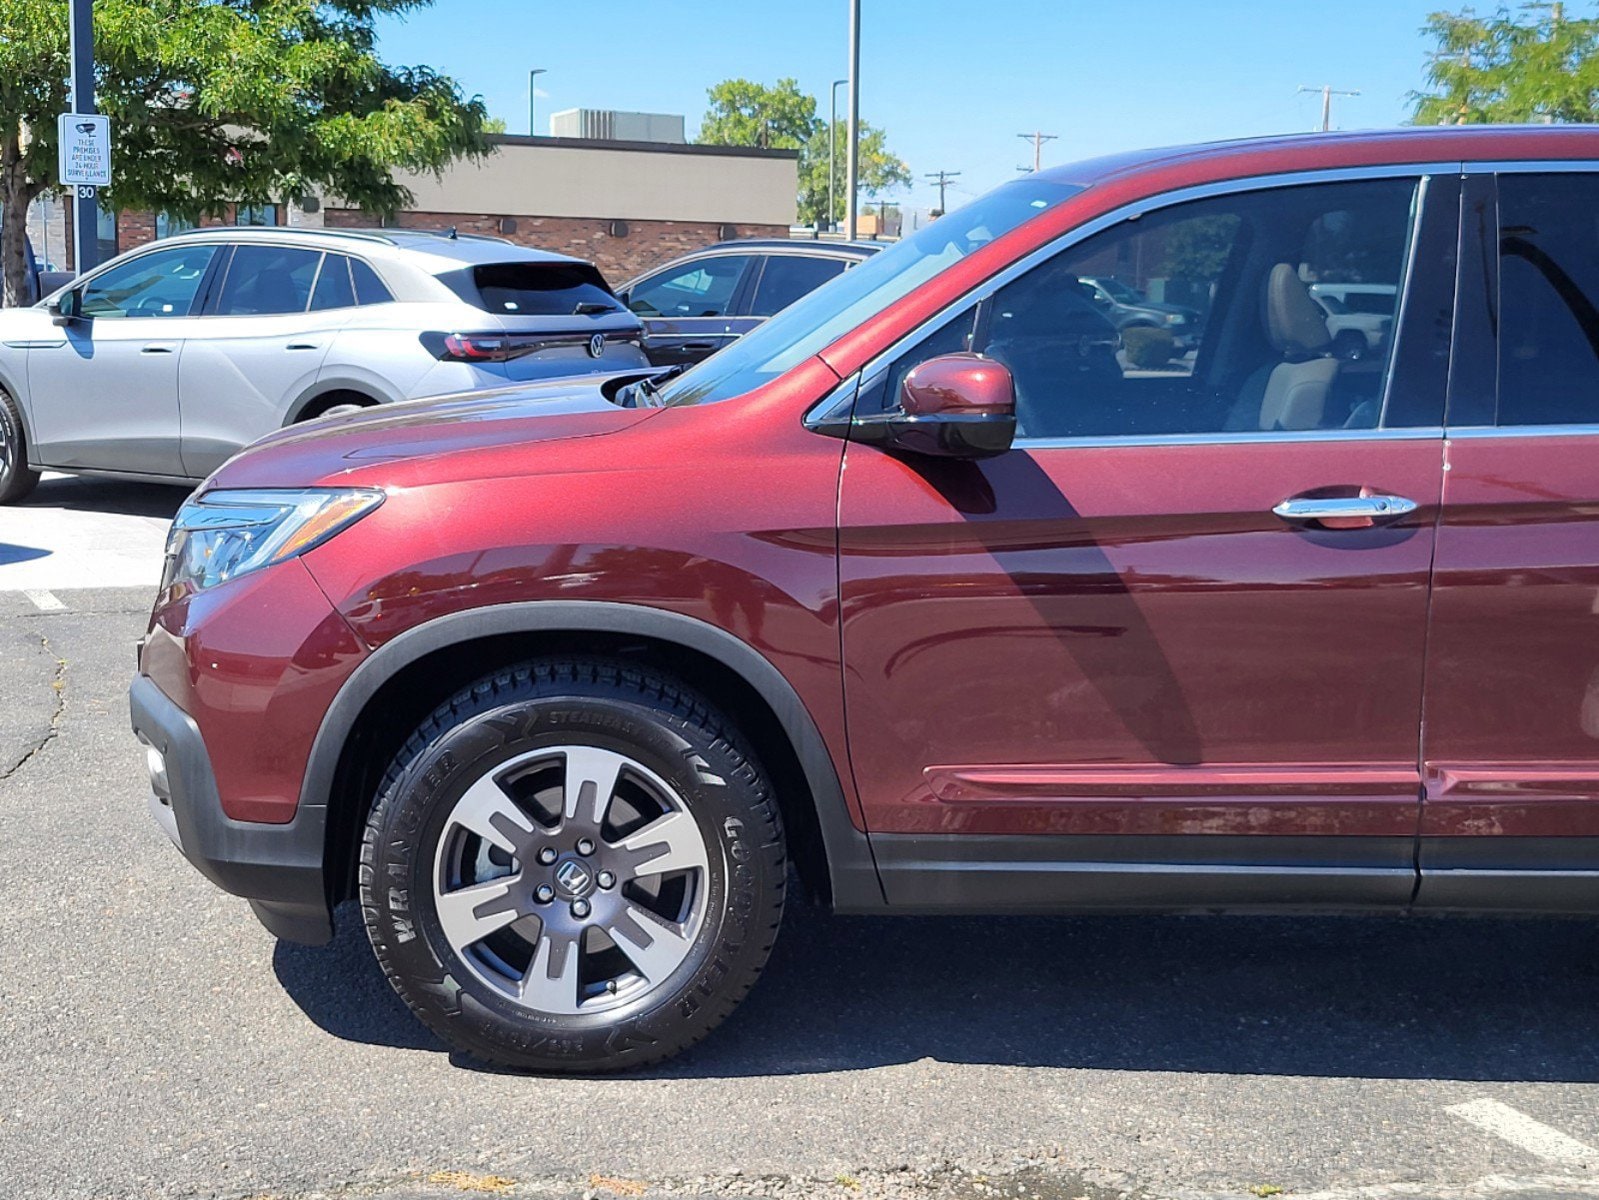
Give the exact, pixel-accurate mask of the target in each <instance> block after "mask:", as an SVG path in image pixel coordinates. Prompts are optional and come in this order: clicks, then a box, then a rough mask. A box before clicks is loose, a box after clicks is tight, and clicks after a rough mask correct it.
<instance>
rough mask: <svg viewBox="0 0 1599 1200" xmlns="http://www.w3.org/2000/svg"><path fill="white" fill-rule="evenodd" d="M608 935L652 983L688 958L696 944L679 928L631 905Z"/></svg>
mask: <svg viewBox="0 0 1599 1200" xmlns="http://www.w3.org/2000/svg"><path fill="white" fill-rule="evenodd" d="M605 932H606V933H607V934H609V935H610V938H611V940H612V941H613V942H615V943H616V944H617V945H618V946H619V947H621V950H622V953H623V954H625V955H627V956H628V958H630V959H631V960H632V962H633V965H634V966H635V967H637V968H638V970H639V974H640V975H642V976H644V978H645V979H646V980H648V981H649V982H650V983H651V984H656V983H659V982H660V981H661V980H663V979H665V978H666V977H667V976H668V975H670V974H671V973H672V972H673V971H675V970H676V969H677V967H678V964H680V963H681V962H682V961H683V960H684V959H685V958H687V957H688V952H689V947H691V946H692V945H693V944H694V942H693V939H692V938H688V937H685V936H684V935H683V931H682V929H681V928H680V927H679V926H677V925H668V924H667V923H666V922H665V921H663V920H661V918H660V917H658V916H656V915H655V914H654V913H652V912H650V911H649V910H648V909H646V908H642V907H640V906H639V905H637V904H629V905H628V906H627V907H626V908H625V909H623V911H622V914H621V916H619V917H618V918H617V919H616V920H615V921H613V922H611V923H610V924H609V925H607V926H606V927H605Z"/></svg>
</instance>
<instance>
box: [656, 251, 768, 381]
mask: <svg viewBox="0 0 1599 1200" xmlns="http://www.w3.org/2000/svg"><path fill="white" fill-rule="evenodd" d="M758 264H759V258H758V256H756V255H753V254H707V255H705V256H704V257H703V258H695V259H691V260H689V261H688V262H682V263H678V264H677V265H676V266H671V267H667V268H665V269H664V270H661V271H657V272H656V273H655V274H654V275H650V276H647V277H646V278H644V279H641V280H639V282H638V283H636V284H634V285H633V287H632V288H631V289H630V290H629V292H628V294H627V304H628V307H629V308H631V309H632V310H633V311H634V312H635V313H637V314H638V316H639V317H640V318H641V319H642V320H643V322H644V352H645V354H647V355H649V359H650V362H652V363H655V364H656V365H657V366H672V365H674V364H677V363H696V362H699V361H700V360H701V359H703V358H708V357H709V356H710V355H712V354H714V353H716V351H718V350H720V349H721V348H722V347H723V346H725V345H727V343H728V342H729V341H731V340H732V338H733V320H734V314H735V313H736V312H737V311H738V305H739V301H740V299H741V297H742V296H743V294H744V290H745V281H746V280H747V279H748V278H749V277H750V276H751V275H752V274H753V272H754V271H755V269H756V268H757V266H758Z"/></svg>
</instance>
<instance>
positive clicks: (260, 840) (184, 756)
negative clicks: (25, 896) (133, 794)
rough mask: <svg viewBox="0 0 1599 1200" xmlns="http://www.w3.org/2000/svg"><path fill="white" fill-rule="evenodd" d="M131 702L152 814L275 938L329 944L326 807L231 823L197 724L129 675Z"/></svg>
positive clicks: (148, 683)
mask: <svg viewBox="0 0 1599 1200" xmlns="http://www.w3.org/2000/svg"><path fill="white" fill-rule="evenodd" d="M128 700H129V706H130V708H131V710H132V716H133V732H134V733H136V734H138V736H139V740H140V741H141V742H142V743H144V744H145V746H146V747H148V748H149V749H148V751H147V752H153V753H151V776H152V786H153V789H154V791H155V796H154V797H153V799H152V802H151V807H152V810H153V811H154V812H155V815H156V818H157V822H158V823H159V824H160V825H161V827H162V828H163V829H165V830H166V831H167V834H168V836H170V837H171V838H172V840H173V841H174V842H175V843H176V844H177V847H178V849H179V850H181V851H182V852H183V856H184V857H185V858H187V859H188V860H189V861H190V862H191V863H193V864H194V866H195V867H196V868H197V869H198V870H199V871H200V873H201V874H202V875H204V876H205V877H206V878H207V879H209V880H211V882H213V883H215V884H216V885H217V886H218V887H220V888H222V889H223V890H224V891H228V892H232V893H233V894H234V895H235V896H243V897H245V898H246V899H247V900H249V901H250V907H251V908H253V909H254V910H255V915H256V916H257V917H258V918H260V920H261V923H262V924H263V925H265V926H266V927H267V929H268V930H270V931H271V932H272V933H273V934H274V935H275V936H277V937H280V938H283V939H285V940H286V941H291V942H303V943H306V944H308V945H314V946H316V945H322V944H324V943H325V942H327V941H329V940H330V939H331V938H332V936H333V915H332V910H331V908H330V906H329V904H328V893H327V881H326V874H325V872H324V869H323V846H324V835H325V832H326V826H327V810H326V809H325V808H320V807H316V806H311V805H303V804H302V805H301V806H300V807H299V808H298V809H297V810H296V812H295V815H294V819H293V820H292V821H289V822H288V823H287V824H282V825H269V824H265V823H261V822H255V821H235V820H232V819H231V818H229V817H227V816H226V815H225V814H224V813H223V811H222V801H221V798H220V797H219V795H218V794H217V782H216V776H215V775H214V774H213V772H212V769H211V756H210V754H209V753H208V752H207V751H206V748H205V741H204V739H202V738H201V736H200V730H199V727H198V726H197V725H195V723H194V719H193V718H192V717H190V716H189V714H188V713H186V712H184V711H183V710H182V709H181V708H179V707H178V706H177V705H176V704H174V703H173V702H172V701H171V700H170V699H169V698H168V697H167V695H166V694H165V693H164V692H162V691H161V689H160V688H159V687H157V686H156V684H155V681H154V680H152V679H151V678H150V677H149V676H147V675H138V676H136V677H135V678H134V680H133V686H132V688H131V689H130V690H129V695H128ZM163 791H164V792H165V795H163V794H162V793H163Z"/></svg>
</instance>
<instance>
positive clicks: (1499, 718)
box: [1418, 165, 1599, 911]
mask: <svg viewBox="0 0 1599 1200" xmlns="http://www.w3.org/2000/svg"><path fill="white" fill-rule="evenodd" d="M1468 188H1469V192H1468V203H1467V205H1466V210H1465V211H1466V218H1467V222H1468V224H1467V228H1466V237H1465V238H1464V239H1463V245H1464V247H1465V253H1464V255H1463V258H1464V261H1463V263H1462V277H1461V310H1460V317H1459V320H1460V325H1459V327H1458V328H1457V331H1456V336H1455V346H1456V364H1455V369H1454V373H1453V378H1454V381H1455V382H1454V384H1453V386H1452V390H1451V395H1450V406H1449V407H1450V412H1449V431H1448V432H1449V442H1448V463H1449V466H1448V472H1447V474H1446V476H1445V485H1444V494H1443V510H1442V511H1443V515H1442V522H1441V524H1440V526H1439V530H1438V552H1437V568H1436V576H1435V583H1434V588H1433V601H1432V628H1431V635H1430V638H1429V643H1428V644H1429V653H1428V664H1427V722H1426V736H1425V741H1424V752H1425V782H1426V794H1425V800H1424V804H1423V812H1422V824H1421V834H1422V840H1421V851H1420V861H1421V868H1422V883H1421V890H1420V893H1419V895H1418V901H1419V903H1420V904H1422V905H1424V906H1441V907H1448V906H1455V905H1459V906H1468V907H1475V906H1478V905H1487V906H1492V907H1503V908H1517V907H1524V908H1561V907H1565V906H1568V905H1570V906H1574V907H1577V908H1580V909H1584V910H1587V911H1592V910H1593V909H1594V907H1595V906H1596V903H1599V900H1596V897H1599V890H1596V885H1595V883H1594V882H1593V876H1591V875H1585V874H1583V873H1585V872H1592V871H1595V870H1599V173H1595V172H1593V171H1591V170H1569V169H1560V168H1558V167H1551V166H1548V165H1545V166H1543V167H1541V168H1538V167H1534V168H1532V169H1529V170H1526V171H1505V172H1504V173H1502V174H1500V175H1499V176H1498V178H1497V187H1496V180H1495V178H1494V177H1493V176H1492V175H1490V174H1486V173H1484V174H1478V175H1474V176H1473V177H1471V178H1470V180H1469V183H1468ZM1496 192H1497V197H1496ZM1496 199H1497V204H1496ZM1496 209H1497V211H1496Z"/></svg>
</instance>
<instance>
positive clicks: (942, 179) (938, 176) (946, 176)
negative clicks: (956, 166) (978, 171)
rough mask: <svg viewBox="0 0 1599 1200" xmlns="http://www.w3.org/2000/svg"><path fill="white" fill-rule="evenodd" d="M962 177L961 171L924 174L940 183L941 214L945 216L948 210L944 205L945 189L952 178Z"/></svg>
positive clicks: (939, 203) (939, 210)
mask: <svg viewBox="0 0 1599 1200" xmlns="http://www.w3.org/2000/svg"><path fill="white" fill-rule="evenodd" d="M960 177H961V173H960V172H959V171H935V172H933V173H932V174H930V175H925V176H923V178H925V179H931V180H933V181H934V182H935V183H937V184H938V213H939V215H940V216H943V214H944V213H945V212H946V211H948V210H946V209H945V207H944V189H945V188H947V187H948V186H949V181H950V180H951V179H959V178H960Z"/></svg>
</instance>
